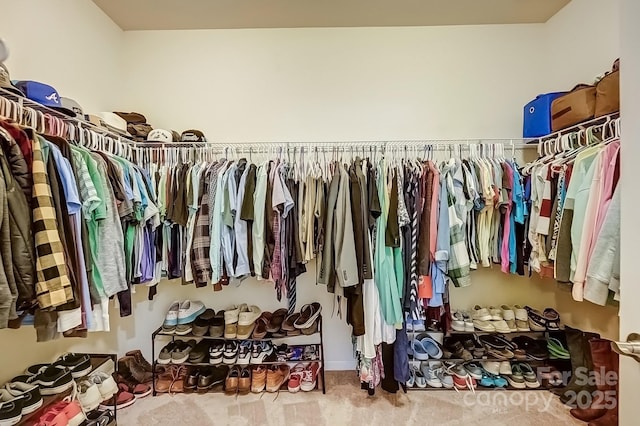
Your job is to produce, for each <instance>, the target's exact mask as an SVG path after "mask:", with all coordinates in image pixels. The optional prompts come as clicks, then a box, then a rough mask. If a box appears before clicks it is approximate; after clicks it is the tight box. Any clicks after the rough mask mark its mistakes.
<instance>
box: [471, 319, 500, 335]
mask: <svg viewBox="0 0 640 426" xmlns="http://www.w3.org/2000/svg"><path fill="white" fill-rule="evenodd" d="M473 326H474V327H475V328H476V329H477V330H480V331H487V332H495V331H496V327H495V326H494V325H493V323H492V322H491V321H485V320H479V319H474V320H473Z"/></svg>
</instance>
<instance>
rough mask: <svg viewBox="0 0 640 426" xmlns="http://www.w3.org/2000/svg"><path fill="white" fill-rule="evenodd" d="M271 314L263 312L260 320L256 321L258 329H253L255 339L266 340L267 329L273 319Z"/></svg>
mask: <svg viewBox="0 0 640 426" xmlns="http://www.w3.org/2000/svg"><path fill="white" fill-rule="evenodd" d="M272 316H273V315H272V314H271V312H263V313H262V315H260V318H258V319H257V320H256V328H254V329H253V338H254V339H264V338H265V336H266V335H267V327H268V326H269V322H270V321H271V318H272Z"/></svg>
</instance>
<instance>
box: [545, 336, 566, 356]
mask: <svg viewBox="0 0 640 426" xmlns="http://www.w3.org/2000/svg"><path fill="white" fill-rule="evenodd" d="M547 350H548V351H549V355H550V358H557V359H570V355H569V351H568V350H567V349H566V348H565V347H564V346H563V345H562V342H560V340H558V339H556V338H555V337H549V338H548V339H547Z"/></svg>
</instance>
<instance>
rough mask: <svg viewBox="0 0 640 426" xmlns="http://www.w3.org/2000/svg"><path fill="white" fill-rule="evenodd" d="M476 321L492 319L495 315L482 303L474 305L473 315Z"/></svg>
mask: <svg viewBox="0 0 640 426" xmlns="http://www.w3.org/2000/svg"><path fill="white" fill-rule="evenodd" d="M471 318H473V320H474V322H475V320H480V321H491V320H492V319H493V317H492V316H491V312H489V310H488V309H487V308H483V307H481V306H480V305H476V306H474V307H473V314H472V315H471Z"/></svg>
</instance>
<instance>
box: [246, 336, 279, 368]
mask: <svg viewBox="0 0 640 426" xmlns="http://www.w3.org/2000/svg"><path fill="white" fill-rule="evenodd" d="M277 359H278V356H277V354H276V350H275V348H274V347H273V344H272V343H271V342H268V341H264V340H263V341H259V342H253V347H252V348H251V364H262V363H264V362H274V361H276V360H277Z"/></svg>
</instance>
